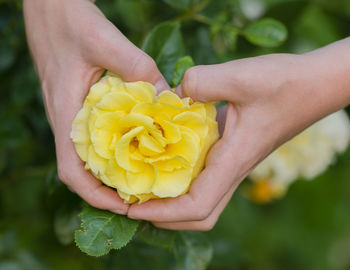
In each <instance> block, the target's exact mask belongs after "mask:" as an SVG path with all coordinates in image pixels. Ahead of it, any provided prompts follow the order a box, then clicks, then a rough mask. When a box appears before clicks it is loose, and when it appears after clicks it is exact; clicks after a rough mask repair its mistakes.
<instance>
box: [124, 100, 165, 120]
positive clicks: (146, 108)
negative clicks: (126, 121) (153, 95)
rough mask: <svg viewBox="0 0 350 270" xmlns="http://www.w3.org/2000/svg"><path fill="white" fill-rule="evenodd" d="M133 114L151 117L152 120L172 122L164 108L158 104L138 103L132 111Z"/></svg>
mask: <svg viewBox="0 0 350 270" xmlns="http://www.w3.org/2000/svg"><path fill="white" fill-rule="evenodd" d="M130 112H131V113H138V114H143V115H147V116H150V117H152V118H155V117H156V118H158V119H164V120H170V116H169V115H168V114H167V113H166V112H164V111H162V107H161V105H160V104H158V103H143V102H142V103H138V104H136V105H135V106H134V107H133V108H132V109H131V111H130Z"/></svg>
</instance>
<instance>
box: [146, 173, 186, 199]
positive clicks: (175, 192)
mask: <svg viewBox="0 0 350 270" xmlns="http://www.w3.org/2000/svg"><path fill="white" fill-rule="evenodd" d="M191 179H192V168H188V169H182V170H176V171H173V172H164V171H158V177H157V179H156V181H155V182H154V185H153V188H152V192H153V193H154V194H155V195H157V196H159V197H160V198H165V197H176V196H179V195H181V194H183V193H185V192H186V191H187V190H188V189H189V186H190V183H191Z"/></svg>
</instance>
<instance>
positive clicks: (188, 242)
mask: <svg viewBox="0 0 350 270" xmlns="http://www.w3.org/2000/svg"><path fill="white" fill-rule="evenodd" d="M174 253H175V258H176V261H177V263H178V265H179V267H180V269H184V270H204V269H206V268H207V266H208V264H209V262H210V261H211V258H212V256H213V248H212V246H211V244H210V242H208V241H207V239H206V238H205V237H204V235H203V233H200V232H191V231H180V232H178V237H177V238H176V240H175V246H174Z"/></svg>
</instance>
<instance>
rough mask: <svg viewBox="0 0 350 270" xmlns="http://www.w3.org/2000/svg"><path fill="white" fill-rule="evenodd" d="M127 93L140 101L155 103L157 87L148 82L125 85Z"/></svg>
mask: <svg viewBox="0 0 350 270" xmlns="http://www.w3.org/2000/svg"><path fill="white" fill-rule="evenodd" d="M125 87H126V91H127V92H128V93H129V94H130V95H132V96H133V97H134V98H135V99H137V100H138V101H143V102H153V100H154V96H155V94H156V89H155V87H154V86H153V85H152V84H150V83H148V82H128V83H125Z"/></svg>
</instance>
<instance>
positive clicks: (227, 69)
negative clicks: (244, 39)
mask: <svg viewBox="0 0 350 270" xmlns="http://www.w3.org/2000/svg"><path fill="white" fill-rule="evenodd" d="M349 50H350V38H347V39H344V40H342V41H338V42H336V43H333V44H331V45H329V46H327V47H324V48H321V49H318V50H315V51H312V52H309V53H306V54H302V55H293V54H271V55H264V56H259V57H253V58H246V59H241V60H235V61H231V62H228V63H224V64H219V65H210V66H196V67H193V68H191V69H189V70H188V71H187V72H186V74H185V77H184V80H183V82H182V85H180V87H179V88H178V89H177V91H178V92H180V93H182V95H183V96H190V97H191V98H192V99H194V100H196V101H202V102H208V101H218V100H227V101H228V107H227V113H226V124H225V129H224V134H223V136H222V138H221V139H220V140H219V141H218V142H217V143H216V144H215V146H214V147H213V148H212V149H211V151H210V153H209V155H208V157H207V160H206V168H205V169H204V170H203V172H202V173H201V174H200V175H199V176H198V178H197V179H196V180H195V181H194V183H193V185H192V187H191V189H190V191H189V193H187V194H185V195H183V196H181V197H178V198H173V199H165V200H153V201H149V202H146V203H144V204H141V205H137V204H134V205H132V206H131V207H130V208H129V211H128V216H129V217H131V218H135V219H143V220H149V221H151V222H152V223H153V224H154V225H155V226H157V227H160V228H166V229H173V230H203V231H205V230H210V229H211V228H212V227H213V226H214V225H215V223H216V222H217V220H218V218H219V216H220V214H221V212H222V211H223V209H224V208H225V206H226V204H227V203H228V202H229V200H230V198H231V196H232V194H233V193H234V191H235V190H236V188H237V186H238V185H239V184H240V183H241V181H242V180H243V179H244V178H245V177H246V176H247V175H248V174H249V173H250V172H251V171H252V169H253V168H254V167H255V166H256V165H257V164H258V163H259V162H260V161H262V160H263V159H264V158H265V157H266V156H267V155H268V154H269V153H271V152H272V151H273V150H274V149H276V148H277V147H278V146H280V145H281V144H283V143H284V142H286V141H288V140H289V139H291V138H292V137H294V136H295V135H297V134H298V133H300V132H301V131H302V130H304V129H305V128H307V127H308V126H310V125H311V124H312V123H314V122H316V121H317V120H319V119H321V118H323V117H324V116H326V115H328V114H330V113H332V112H335V111H337V110H339V109H342V108H344V107H345V106H347V105H348V104H349V102H350V55H349V53H348V52H349Z"/></svg>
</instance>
